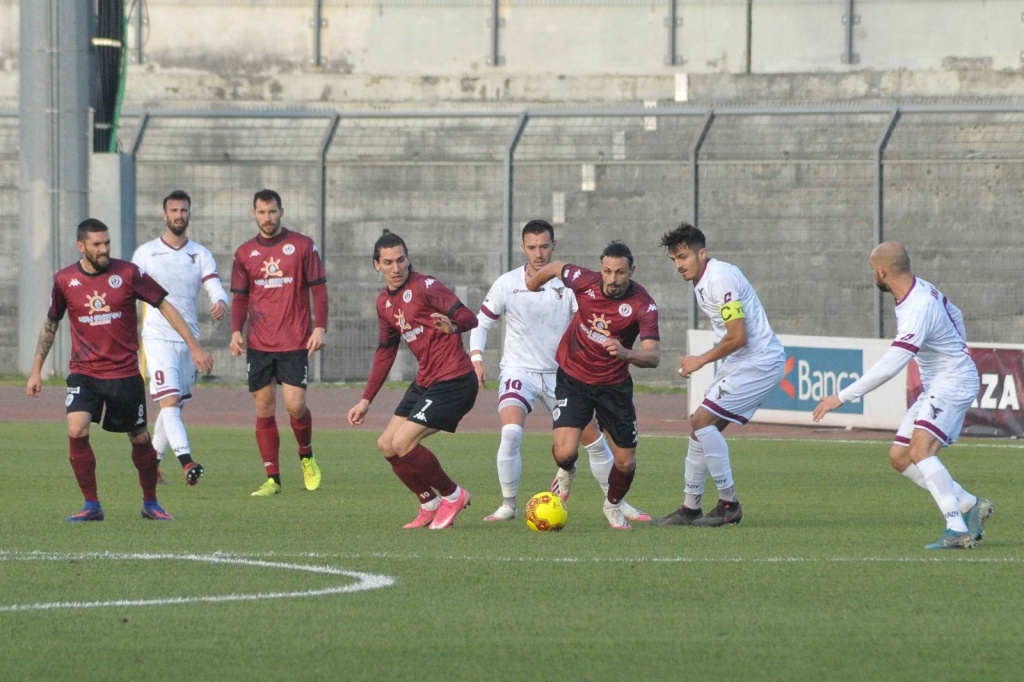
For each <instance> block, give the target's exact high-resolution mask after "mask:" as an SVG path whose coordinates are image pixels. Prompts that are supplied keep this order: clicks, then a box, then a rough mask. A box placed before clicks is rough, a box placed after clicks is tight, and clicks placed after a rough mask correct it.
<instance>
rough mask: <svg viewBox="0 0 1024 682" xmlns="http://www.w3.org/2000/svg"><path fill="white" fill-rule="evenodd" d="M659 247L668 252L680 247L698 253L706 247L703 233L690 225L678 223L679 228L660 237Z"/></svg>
mask: <svg viewBox="0 0 1024 682" xmlns="http://www.w3.org/2000/svg"><path fill="white" fill-rule="evenodd" d="M661 245H662V246H664V247H665V248H666V249H668V250H669V252H672V251H675V250H676V249H678V248H679V247H680V246H685V247H686V248H688V249H691V250H692V251H698V250H700V249H703V248H705V247H706V246H707V240H706V239H705V238H704V233H703V232H701V231H700V230H698V229H697V228H696V227H694V226H693V225H691V224H690V223H686V222H683V223H679V227H677V228H676V229H674V230H671V231H670V232H666V233H665V234H663V235H661Z"/></svg>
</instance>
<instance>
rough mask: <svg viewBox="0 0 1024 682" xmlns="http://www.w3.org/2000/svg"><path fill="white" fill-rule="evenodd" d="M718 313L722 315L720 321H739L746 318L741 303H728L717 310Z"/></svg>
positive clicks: (737, 301)
mask: <svg viewBox="0 0 1024 682" xmlns="http://www.w3.org/2000/svg"><path fill="white" fill-rule="evenodd" d="M718 312H719V313H720V314H721V315H722V321H723V322H728V321H729V320H741V319H743V318H745V317H746V315H745V314H744V313H743V301H739V300H736V301H729V302H728V303H725V304H723V305H722V307H721V308H719V309H718Z"/></svg>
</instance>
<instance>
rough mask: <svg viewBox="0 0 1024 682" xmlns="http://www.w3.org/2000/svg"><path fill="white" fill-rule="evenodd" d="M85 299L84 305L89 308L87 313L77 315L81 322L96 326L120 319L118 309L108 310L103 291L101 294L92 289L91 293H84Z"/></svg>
mask: <svg viewBox="0 0 1024 682" xmlns="http://www.w3.org/2000/svg"><path fill="white" fill-rule="evenodd" d="M86 299H87V300H86V302H85V304H84V305H85V307H86V308H88V309H89V314H88V315H80V316H79V317H78V321H79V322H81V323H82V324H87V325H89V326H91V327H97V326H99V325H104V324H110V323H111V322H113V321H114V320H119V319H121V316H122V313H121V311H120V310H118V311H116V312H110V306H109V305H107V295H106V294H105V293H103V294H101V293H100V292H98V291H96V290H95V289H94V290H93V292H92V294H91V295H88V294H87V295H86Z"/></svg>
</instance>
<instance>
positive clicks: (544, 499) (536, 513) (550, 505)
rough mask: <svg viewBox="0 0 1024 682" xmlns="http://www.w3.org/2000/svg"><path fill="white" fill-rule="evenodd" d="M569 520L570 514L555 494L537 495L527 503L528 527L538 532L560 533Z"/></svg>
mask: <svg viewBox="0 0 1024 682" xmlns="http://www.w3.org/2000/svg"><path fill="white" fill-rule="evenodd" d="M568 520H569V512H568V510H566V508H565V505H564V504H563V503H562V498H560V497H559V496H558V495H556V494H555V493H537V494H536V495H534V496H533V497H531V498H530V501H529V502H527V503H526V525H527V526H528V527H529V529H530V530H535V531H538V532H546V531H556V532H557V531H560V530H562V529H563V528H565V522H566V521H568Z"/></svg>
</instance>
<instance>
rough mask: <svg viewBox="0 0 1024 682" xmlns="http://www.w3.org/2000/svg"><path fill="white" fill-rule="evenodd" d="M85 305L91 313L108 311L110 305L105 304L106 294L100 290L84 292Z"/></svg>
mask: <svg viewBox="0 0 1024 682" xmlns="http://www.w3.org/2000/svg"><path fill="white" fill-rule="evenodd" d="M85 297H86V299H88V300H87V301H86V303H85V307H86V308H88V309H89V311H90V312H93V313H109V312H110V306H109V305H107V295H106V294H101V293H100V292H98V291H96V290H95V289H94V290H93V292H92V294H91V295H90V294H86V296H85Z"/></svg>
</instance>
